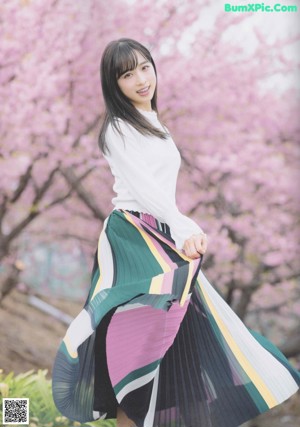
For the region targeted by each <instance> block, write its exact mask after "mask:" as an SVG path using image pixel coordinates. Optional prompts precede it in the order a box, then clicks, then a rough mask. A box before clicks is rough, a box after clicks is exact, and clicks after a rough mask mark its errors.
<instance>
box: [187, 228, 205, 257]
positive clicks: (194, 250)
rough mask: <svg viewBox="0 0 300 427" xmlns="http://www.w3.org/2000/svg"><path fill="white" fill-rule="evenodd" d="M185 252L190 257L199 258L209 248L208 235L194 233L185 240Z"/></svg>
mask: <svg viewBox="0 0 300 427" xmlns="http://www.w3.org/2000/svg"><path fill="white" fill-rule="evenodd" d="M183 249H184V252H185V253H186V255H187V256H188V257H190V258H193V259H195V258H199V256H200V255H203V254H204V253H205V252H206V250H207V235H206V234H205V233H200V234H193V235H192V236H191V237H190V238H189V239H187V240H186V241H185V242H184V246H183Z"/></svg>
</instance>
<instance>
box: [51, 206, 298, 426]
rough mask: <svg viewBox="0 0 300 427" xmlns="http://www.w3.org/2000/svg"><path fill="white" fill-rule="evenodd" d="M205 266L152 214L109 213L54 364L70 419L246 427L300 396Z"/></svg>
mask: <svg viewBox="0 0 300 427" xmlns="http://www.w3.org/2000/svg"><path fill="white" fill-rule="evenodd" d="M201 264H202V257H200V258H198V259H196V260H192V259H191V258H189V257H187V256H186V255H185V254H184V253H183V252H182V251H179V250H178V249H177V248H176V246H175V243H174V241H173V239H172V238H171V234H170V228H169V226H168V224H165V223H162V222H159V221H158V220H157V219H156V218H155V217H153V216H152V215H150V214H145V213H140V212H134V211H130V210H124V209H115V210H113V211H112V212H111V213H110V214H109V216H108V217H107V218H106V219H105V221H104V224H103V228H102V231H101V233H100V237H99V242H98V248H97V250H96V253H95V259H94V266H93V270H92V274H91V284H90V289H89V293H88V296H87V299H86V302H85V304H84V307H83V309H82V310H81V312H80V313H79V314H78V316H77V317H76V318H75V319H74V320H73V321H72V323H71V324H70V326H69V328H68V330H67V331H66V335H65V337H64V338H63V340H62V342H61V344H60V346H59V348H58V351H57V354H56V358H55V361H54V365H53V371H52V372H53V373H52V391H53V399H54V402H55V404H56V406H57V408H58V409H59V410H60V412H61V413H62V414H63V415H65V416H66V417H68V418H69V419H71V420H76V421H79V422H88V421H93V420H96V419H99V418H100V419H107V418H115V417H116V412H117V407H118V406H120V407H121V408H122V409H123V410H124V411H125V413H126V414H127V416H128V417H129V418H131V419H132V420H133V421H134V422H135V424H136V426H138V427H237V426H239V425H240V424H242V423H244V422H245V421H247V420H249V419H252V418H254V417H256V416H257V415H259V414H261V413H263V412H265V411H267V410H269V409H270V408H272V407H274V406H276V405H278V404H280V403H281V402H283V401H285V400H286V399H288V398H289V397H290V396H291V395H293V394H294V393H296V392H297V390H298V389H299V385H300V373H299V372H298V371H297V370H296V369H295V368H293V366H292V365H291V364H290V363H289V361H288V360H287V359H286V358H285V357H284V355H283V354H282V353H281V352H280V351H279V349H278V348H277V347H276V346H274V345H273V344H272V343H271V342H270V341H268V340H267V339H266V338H265V337H263V336H262V335H260V334H258V333H257V332H255V331H253V330H250V329H249V328H247V327H246V326H245V324H244V323H243V322H242V321H241V320H240V319H239V318H238V316H237V315H236V314H235V313H234V312H233V311H232V309H231V308H230V307H229V305H227V303H226V302H225V301H224V300H223V299H222V297H221V296H220V295H219V293H218V292H217V291H216V290H215V289H214V287H213V286H212V285H211V284H210V283H209V281H208V280H207V278H206V277H205V275H204V273H203V271H202V270H201Z"/></svg>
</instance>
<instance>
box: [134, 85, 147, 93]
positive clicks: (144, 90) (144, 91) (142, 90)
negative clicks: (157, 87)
mask: <svg viewBox="0 0 300 427" xmlns="http://www.w3.org/2000/svg"><path fill="white" fill-rule="evenodd" d="M149 89H150V86H147V87H145V88H144V89H140V90H138V91H137V93H146V92H148V90H149Z"/></svg>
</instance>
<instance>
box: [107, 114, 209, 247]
mask: <svg viewBox="0 0 300 427" xmlns="http://www.w3.org/2000/svg"><path fill="white" fill-rule="evenodd" d="M138 110H139V112H140V113H142V114H143V115H145V116H146V118H147V119H148V120H149V121H150V122H151V123H152V124H153V125H154V126H155V127H157V128H160V129H162V130H164V129H163V127H162V125H161V123H160V122H159V120H158V118H157V113H156V112H155V111H144V110H141V109H138ZM118 121H119V123H120V128H121V131H122V133H123V135H124V140H123V138H122V136H121V135H119V133H118V132H117V131H116V130H115V129H114V128H113V127H112V126H111V124H110V125H109V126H108V128H107V132H106V144H107V146H108V148H109V150H110V154H109V153H107V154H105V155H104V157H105V159H106V160H107V162H108V164H109V166H110V169H111V172H112V174H113V176H114V178H115V183H114V186H113V190H114V192H115V193H116V194H117V195H116V197H114V198H113V199H112V204H113V205H114V209H120V208H121V209H128V210H134V211H139V212H145V213H148V214H151V215H153V216H154V217H155V218H157V219H158V220H159V221H161V222H165V223H167V224H168V225H169V227H170V232H171V237H172V239H174V241H175V244H176V247H177V249H182V247H183V244H184V242H185V240H186V239H188V238H189V237H191V235H192V234H198V233H200V232H202V229H201V228H200V227H199V225H198V224H196V222H195V221H193V220H192V219H191V218H189V217H187V216H186V215H183V214H182V213H181V212H180V211H179V210H178V208H177V205H176V182H177V176H178V171H179V168H180V163H181V157H180V153H179V151H178V149H177V147H176V145H175V143H174V141H173V139H172V137H171V136H170V137H168V139H166V140H164V139H160V138H158V137H155V136H152V135H150V136H148V135H147V136H144V135H142V134H141V133H140V132H138V131H137V130H136V129H135V128H134V127H133V126H131V125H130V124H128V123H126V122H125V121H123V120H121V119H118Z"/></svg>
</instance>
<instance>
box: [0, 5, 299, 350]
mask: <svg viewBox="0 0 300 427" xmlns="http://www.w3.org/2000/svg"><path fill="white" fill-rule="evenodd" d="M209 3H210V2H209V1H205V0H190V1H189V2H184V4H182V2H179V1H178V2H176V1H175V2H174V1H170V0H166V1H163V2H161V1H151V2H150V1H146V0H143V1H139V2H135V3H134V4H133V2H127V1H125V0H124V1H123V2H120V1H116V0H111V1H110V2H105V1H99V0H98V1H97V0H86V1H84V2H74V1H71V0H58V1H55V2H44V1H41V0H32V1H29V0H28V1H25V0H23V1H17V0H12V1H10V2H7V3H5V5H2V6H1V16H2V29H1V50H0V55H1V58H0V59H1V64H2V65H1V74H0V79H1V81H0V83H1V98H2V102H1V109H2V111H1V119H2V120H1V130H0V143H1V153H0V167H1V172H2V174H1V175H2V176H1V194H0V246H1V251H0V261H1V260H2V262H5V260H6V259H8V255H9V254H11V255H12V256H14V254H15V253H16V252H17V248H18V244H19V242H20V239H22V238H23V237H24V235H27V236H30V238H31V239H32V242H33V244H34V243H35V242H37V241H40V240H43V241H45V240H49V241H50V240H53V239H55V240H56V241H61V244H64V245H65V244H68V243H69V244H70V245H72V244H73V242H74V239H75V240H76V241H80V242H81V244H82V245H83V246H84V248H85V250H86V251H87V252H88V253H92V252H94V250H95V247H96V242H97V239H98V235H99V232H100V230H101V222H102V221H103V219H104V218H105V217H106V216H107V215H108V214H109V212H110V210H111V209H112V205H111V204H110V199H111V197H112V190H111V187H112V186H111V184H112V177H111V175H110V171H109V169H108V165H107V164H106V162H105V160H104V159H103V157H102V156H101V155H100V152H99V149H98V147H97V136H98V131H99V120H100V118H101V115H102V114H103V101H102V98H101V90H100V81H99V63H100V57H101V53H102V51H103V49H104V47H105V46H106V44H107V43H108V42H109V41H110V40H112V39H117V38H119V37H125V36H126V37H131V38H136V39H138V40H140V41H141V42H142V43H144V44H146V45H147V46H148V47H149V48H150V50H151V51H152V54H153V57H154V59H155V61H156V64H157V68H158V73H159V75H158V88H159V109H160V112H161V115H162V117H163V119H164V121H165V122H166V123H167V125H168V127H169V129H170V130H171V133H172V135H173V137H174V140H175V142H176V143H177V146H178V148H179V150H180V151H181V155H182V168H181V171H180V176H179V180H178V205H179V207H180V208H181V210H182V211H183V212H185V213H187V214H189V215H191V217H193V218H194V219H195V220H196V221H197V222H198V223H199V224H200V225H201V226H202V228H203V229H204V230H205V231H206V232H207V234H208V235H209V239H210V247H209V253H208V254H207V256H206V258H205V262H204V268H205V270H206V271H207V275H208V277H209V278H210V279H211V281H212V283H214V284H215V286H216V287H218V288H219V289H220V291H222V293H223V294H224V296H225V298H226V299H227V301H228V302H229V303H230V304H231V305H232V306H233V307H234V308H235V310H236V311H237V313H238V314H239V315H240V316H241V317H245V316H246V315H248V320H249V322H250V324H251V322H252V319H253V316H255V321H256V322H257V319H259V320H261V322H262V323H261V328H264V327H267V326H270V320H269V319H271V317H267V318H265V316H264V317H263V316H262V312H264V313H269V312H271V313H272V311H274V310H276V311H277V312H279V311H280V314H281V315H282V316H286V322H284V323H285V324H284V326H282V328H287V327H288V328H293V327H296V326H297V324H296V323H295V319H294V317H293V316H294V315H295V314H297V313H298V314H299V312H300V295H299V290H298V288H297V286H296V284H297V282H296V278H297V265H296V263H297V259H298V255H299V240H298V238H297V237H298V235H299V233H297V232H296V230H297V227H298V226H299V224H298V218H299V198H298V197H297V191H296V190H297V185H296V183H297V179H298V178H299V174H298V170H299V147H297V145H296V142H297V140H299V127H298V123H297V113H299V103H298V102H299V100H298V99H296V96H295V95H294V92H293V90H292V89H290V90H289V91H287V92H286V93H283V94H280V95H279V94H276V92H274V91H271V90H269V91H263V90H262V89H263V88H264V86H263V83H264V81H265V79H266V78H267V77H268V76H271V75H273V74H274V73H282V74H288V73H289V72H291V71H293V70H294V69H295V67H296V64H295V63H294V62H293V61H291V60H287V58H285V55H284V49H283V48H284V46H286V45H288V44H290V43H293V42H295V39H292V38H289V39H287V40H281V41H279V42H278V41H277V42H276V43H274V44H267V43H266V41H265V40H264V37H262V35H261V34H260V33H259V32H258V31H257V38H258V48H257V50H256V52H255V53H254V54H253V55H248V56H247V55H246V54H245V52H244V51H243V47H242V45H240V46H238V45H237V44H233V43H229V42H225V41H224V40H223V38H222V35H223V34H225V32H226V31H227V30H228V29H229V28H231V27H232V26H237V28H238V25H239V24H240V23H241V21H243V20H245V19H247V18H246V17H245V16H238V17H237V16H234V15H230V14H224V13H222V12H221V11H220V15H219V17H218V18H217V20H216V22H215V26H214V28H212V30H210V31H207V30H206V31H204V30H201V29H200V27H199V28H198V27H197V25H196V23H197V21H198V20H199V17H200V18H201V11H204V10H205V7H207V6H208V4H209ZM192 28H193V37H191V38H190V39H189V41H186V43H185V44H183V39H184V36H185V35H186V33H185V32H186V30H187V29H192ZM277 326H278V324H277ZM299 350H300V344H299V347H298V349H297V350H296V351H295V352H296V353H297V352H299ZM295 352H294V353H295Z"/></svg>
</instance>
